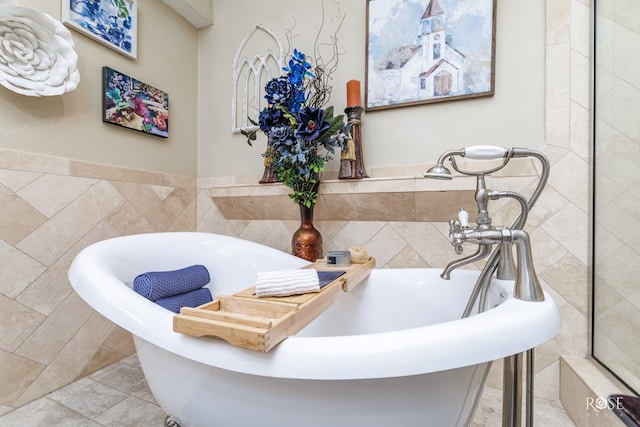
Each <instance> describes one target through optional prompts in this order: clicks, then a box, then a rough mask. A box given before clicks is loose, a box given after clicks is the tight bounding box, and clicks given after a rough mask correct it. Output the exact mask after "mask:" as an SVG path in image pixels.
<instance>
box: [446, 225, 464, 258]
mask: <svg viewBox="0 0 640 427" xmlns="http://www.w3.org/2000/svg"><path fill="white" fill-rule="evenodd" d="M464 238H465V234H464V230H463V228H462V224H460V221H457V220H453V219H452V220H451V221H449V240H450V241H451V245H452V246H453V247H454V248H455V251H456V255H461V254H462V251H463V249H462V243H464Z"/></svg>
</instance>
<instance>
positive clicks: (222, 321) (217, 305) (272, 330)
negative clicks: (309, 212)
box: [173, 258, 376, 352]
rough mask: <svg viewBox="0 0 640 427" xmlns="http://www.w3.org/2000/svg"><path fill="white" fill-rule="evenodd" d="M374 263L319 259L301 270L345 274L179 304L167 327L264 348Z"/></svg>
mask: <svg viewBox="0 0 640 427" xmlns="http://www.w3.org/2000/svg"><path fill="white" fill-rule="evenodd" d="M375 265H376V260H375V259H374V258H369V260H368V261H353V262H352V264H351V265H349V266H330V265H327V263H326V262H325V261H324V260H319V261H317V262H315V263H313V264H309V265H307V266H305V267H304V268H313V269H315V270H317V271H344V272H345V274H343V275H342V276H340V277H338V278H337V279H335V280H333V281H332V282H330V283H329V284H327V285H325V286H324V287H322V289H320V292H315V293H308V294H302V295H292V296H287V297H267V298H258V297H256V296H255V287H253V286H252V287H250V288H248V289H245V290H243V291H240V292H237V293H235V294H233V295H218V297H217V298H216V299H215V300H214V301H212V302H210V303H207V304H204V305H201V306H199V307H196V308H190V307H182V309H181V310H180V314H176V315H175V316H174V317H173V330H174V331H175V332H180V333H182V334H186V335H191V336H194V337H201V336H205V335H211V336H216V337H220V338H222V339H224V340H225V341H228V342H229V343H231V344H233V345H235V346H238V347H243V348H248V349H251V350H256V351H263V352H267V351H269V350H271V349H272V348H273V347H275V346H276V345H277V344H278V343H280V341H282V340H284V339H285V338H287V337H289V336H291V335H295V334H296V333H298V332H299V331H300V330H301V329H302V328H304V327H305V326H306V325H307V324H309V323H310V322H311V321H312V320H313V319H315V318H316V317H318V316H319V315H320V314H321V313H322V312H323V311H324V310H326V309H327V308H329V307H330V306H331V304H333V303H334V302H335V301H336V300H337V299H338V298H340V295H341V294H342V293H344V292H349V291H350V290H351V289H354V288H355V287H356V286H358V284H360V282H362V281H363V280H364V279H366V278H367V276H369V273H370V272H371V270H372V269H373V268H374V267H375Z"/></svg>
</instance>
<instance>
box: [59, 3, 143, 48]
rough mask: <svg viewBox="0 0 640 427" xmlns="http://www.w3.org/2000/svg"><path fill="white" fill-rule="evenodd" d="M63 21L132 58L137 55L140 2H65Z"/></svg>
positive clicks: (63, 4)
mask: <svg viewBox="0 0 640 427" xmlns="http://www.w3.org/2000/svg"><path fill="white" fill-rule="evenodd" d="M62 22H63V23H64V24H65V25H67V26H68V27H70V28H73V29H74V30H76V31H78V32H80V33H82V34H84V35H86V36H88V37H91V38H92V39H94V40H96V41H98V42H100V43H102V44H104V45H106V46H108V47H110V48H112V49H114V50H116V51H118V52H120V53H121V54H123V55H125V56H128V57H129V58H132V59H135V58H136V56H137V46H138V44H137V31H138V1H137V0H62Z"/></svg>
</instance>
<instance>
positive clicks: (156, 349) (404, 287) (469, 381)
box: [69, 233, 560, 427]
mask: <svg viewBox="0 0 640 427" xmlns="http://www.w3.org/2000/svg"><path fill="white" fill-rule="evenodd" d="M372 255H373V256H375V254H372ZM192 264H203V265H205V266H206V267H207V269H208V270H209V272H210V275H211V283H210V284H209V285H208V287H209V288H210V289H211V291H212V293H213V294H214V297H215V295H217V294H230V293H233V292H235V291H239V290H241V289H244V288H247V287H249V286H252V285H253V283H254V281H255V275H256V272H258V271H268V270H277V269H284V268H298V267H302V266H304V265H306V264H307V261H304V260H302V259H299V258H296V257H294V256H292V255H289V254H286V253H283V252H281V251H278V250H275V249H272V248H269V247H266V246H263V245H260V244H256V243H252V242H248V241H244V240H240V239H236V238H231V237H226V236H221V235H215V234H207V233H157V234H142V235H134V236H127V237H119V238H115V239H110V240H105V241H102V242H99V243H96V244H93V245H91V246H89V247H87V248H86V249H84V250H83V251H82V252H81V253H80V254H78V256H77V257H76V259H75V260H74V261H73V264H72V265H71V268H70V270H69V279H70V281H71V283H72V285H73V287H74V289H75V290H76V292H77V293H78V294H79V295H80V296H81V297H82V298H83V299H84V300H85V301H87V302H88V303H89V304H90V305H91V306H92V307H93V308H94V309H96V310H97V311H98V312H100V313H101V314H103V315H104V316H106V317H107V318H109V319H110V320H112V321H113V322H115V323H116V324H118V325H120V326H121V327H123V328H124V329H127V330H128V331H130V332H131V333H132V334H133V336H134V341H135V345H136V349H137V352H138V357H139V359H140V363H141V365H142V369H143V372H144V374H145V376H146V378H147V381H148V383H149V387H150V388H151V390H152V392H153V394H154V396H155V398H156V399H157V401H158V403H159V404H160V406H161V407H162V408H163V409H164V410H165V411H166V412H167V413H168V414H169V415H171V417H172V418H173V419H174V420H175V421H177V422H178V423H179V424H180V425H181V426H182V427H187V426H206V427H210V426H223V427H230V426H233V427H243V426H257V425H260V426H269V427H270V426H300V425H304V426H323V427H324V426H332V427H338V426H366V427H372V426H390V425H397V426H403V427H409V426H444V427H449V426H465V425H468V424H469V422H470V420H471V417H472V416H473V411H474V410H475V406H476V403H477V400H478V398H479V396H480V394H481V391H482V387H483V385H484V380H485V378H486V374H487V372H488V369H489V366H490V362H491V361H492V360H496V359H500V358H502V357H505V356H508V355H512V354H517V353H520V352H522V351H524V350H527V349H529V348H532V347H535V346H537V345H539V344H541V343H543V342H545V341H547V340H549V339H551V338H552V337H553V336H554V335H555V334H556V333H557V332H558V330H559V328H560V317H559V314H558V311H557V309H556V306H555V304H554V302H553V300H552V299H551V298H550V297H549V296H548V295H546V300H545V301H544V302H524V301H520V300H517V299H515V298H513V297H512V288H513V282H507V281H496V283H495V284H494V285H492V286H491V289H492V291H491V292H490V295H489V299H488V301H489V304H488V307H494V308H492V309H490V310H488V311H486V312H484V313H481V314H477V315H473V316H471V317H468V318H466V319H460V316H461V314H462V312H463V310H464V308H465V305H466V303H467V299H468V295H469V294H470V292H471V289H472V288H473V285H474V284H475V281H476V278H477V276H478V272H472V271H465V270H457V271H455V272H454V273H453V274H452V279H451V280H449V281H446V280H443V279H441V278H440V276H439V274H440V270H439V269H375V270H373V271H372V272H371V275H370V276H369V278H368V279H367V280H366V281H365V282H364V283H363V284H361V285H360V286H358V287H357V288H356V289H354V290H353V291H352V292H350V293H345V294H344V295H342V297H341V298H340V299H339V300H338V301H337V302H336V303H334V304H333V306H331V307H330V308H329V309H328V310H327V311H325V312H324V313H323V314H322V315H321V316H320V317H318V318H317V319H316V320H314V321H313V322H312V323H310V324H309V325H308V326H307V327H306V328H305V329H303V330H302V331H301V332H300V333H298V334H297V335H296V336H293V337H290V338H287V339H285V340H284V341H283V342H282V343H280V344H279V345H278V346H276V347H275V348H274V349H273V350H271V351H269V352H268V353H261V352H256V351H252V350H247V349H243V348H239V347H235V346H233V345H231V344H228V343H227V342H225V341H223V340H222V339H219V338H215V337H202V338H195V337H191V336H186V335H182V334H180V333H175V332H173V328H172V320H173V315H174V313H172V312H170V311H168V310H165V309H164V308H162V307H160V306H158V305H156V304H155V303H153V302H151V301H149V300H147V299H145V298H144V297H142V296H140V295H138V294H137V293H135V292H134V291H133V290H132V289H131V283H132V281H133V279H134V278H135V276H137V275H138V274H140V273H144V272H147V271H158V270H173V269H178V268H182V267H186V266H189V265H192Z"/></svg>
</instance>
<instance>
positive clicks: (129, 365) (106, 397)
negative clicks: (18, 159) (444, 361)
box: [0, 355, 575, 427]
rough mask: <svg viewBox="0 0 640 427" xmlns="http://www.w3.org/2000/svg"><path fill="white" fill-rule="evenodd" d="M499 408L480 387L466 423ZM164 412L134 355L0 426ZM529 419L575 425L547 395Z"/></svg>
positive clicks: (99, 425)
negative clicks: (478, 398)
mask: <svg viewBox="0 0 640 427" xmlns="http://www.w3.org/2000/svg"><path fill="white" fill-rule="evenodd" d="M501 411H502V404H501V392H500V390H496V389H492V388H485V391H484V393H483V395H482V399H481V401H480V406H479V407H478V410H477V411H476V415H475V418H474V421H473V423H472V426H471V427H500V426H501V425H502V418H501ZM165 416H166V414H165V413H164V412H163V411H162V409H160V407H159V406H158V405H157V403H156V402H155V400H154V398H153V395H152V394H151V391H150V390H149V388H148V387H147V383H146V381H145V379H144V376H143V374H142V370H141V369H140V364H139V363H138V358H137V357H136V356H135V355H133V356H130V357H128V358H126V359H123V360H121V361H120V362H117V363H115V364H113V365H110V366H107V367H106V368H104V369H102V370H100V371H97V372H95V373H93V374H91V375H89V376H87V377H85V378H82V379H80V380H78V381H76V382H74V383H72V384H69V385H68V386H65V387H63V388H61V389H59V390H56V391H54V392H52V393H49V394H48V395H46V396H44V397H42V398H40V399H38V400H35V401H33V402H31V403H29V404H27V405H25V406H22V407H21V408H18V409H16V410H14V411H12V412H8V413H6V414H4V415H2V416H0V426H2V427H41V426H56V427H76V426H80V427H105V426H114V427H115V426H118V427H141V426H145V427H153V426H157V427H162V426H164V419H165ZM534 421H535V422H534V423H535V425H538V426H545V427H575V426H574V424H573V423H572V422H571V420H570V419H569V417H568V416H567V415H566V413H565V411H564V409H563V408H562V406H561V405H560V403H558V402H554V401H550V400H546V399H537V400H536V412H535V419H534ZM225 427H234V426H225ZM265 427H268V426H265Z"/></svg>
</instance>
